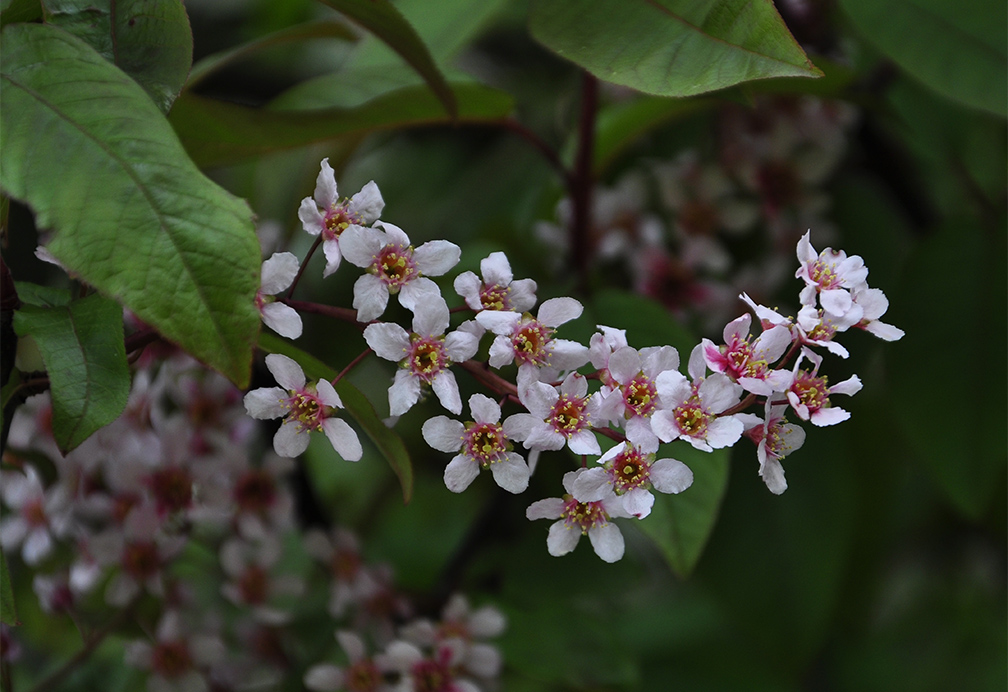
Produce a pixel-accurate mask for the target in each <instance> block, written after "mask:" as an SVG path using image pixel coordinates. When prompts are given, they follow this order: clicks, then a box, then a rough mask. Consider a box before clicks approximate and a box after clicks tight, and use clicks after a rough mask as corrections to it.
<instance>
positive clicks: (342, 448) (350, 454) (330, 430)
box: [322, 418, 364, 461]
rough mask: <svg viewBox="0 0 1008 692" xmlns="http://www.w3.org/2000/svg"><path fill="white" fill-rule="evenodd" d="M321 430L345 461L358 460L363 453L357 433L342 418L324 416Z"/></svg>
mask: <svg viewBox="0 0 1008 692" xmlns="http://www.w3.org/2000/svg"><path fill="white" fill-rule="evenodd" d="M322 432H324V433H325V436H326V437H327V438H329V442H331V443H332V446H333V449H335V450H336V453H337V454H339V455H340V456H341V457H343V458H344V459H346V460H347V461H360V458H361V456H363V455H364V450H363V449H361V443H360V440H359V439H358V438H357V433H355V432H354V430H353V428H351V427H350V425H349V424H348V423H347V422H346V421H345V420H343V419H342V418H326V419H325V420H324V421H322Z"/></svg>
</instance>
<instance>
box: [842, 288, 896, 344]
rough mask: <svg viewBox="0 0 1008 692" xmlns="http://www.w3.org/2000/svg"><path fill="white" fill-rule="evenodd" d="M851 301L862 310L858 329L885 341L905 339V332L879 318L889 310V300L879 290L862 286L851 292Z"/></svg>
mask: <svg viewBox="0 0 1008 692" xmlns="http://www.w3.org/2000/svg"><path fill="white" fill-rule="evenodd" d="M851 300H853V301H854V303H855V304H856V305H859V306H860V307H861V309H862V312H863V314H862V316H861V321H860V322H858V323H857V324H856V325H854V326H856V327H858V328H860V329H864V330H865V331H866V332H868V333H869V334H874V335H875V336H877V337H878V338H880V339H882V340H883V341H899V340H900V339H902V338H903V334H904V332H903V330H902V329H900V328H899V327H894V326H893V325H891V324H886V323H885V322H883V321H881V320H880V319H879V318H880V317H882V315H884V314H885V313H886V310H888V309H889V299H888V298H886V297H885V293H883V292H882V291H881V290H879V289H877V288H868V284H866V283H864V284H860V285H858V286H855V287H854V288H853V289H852V290H851Z"/></svg>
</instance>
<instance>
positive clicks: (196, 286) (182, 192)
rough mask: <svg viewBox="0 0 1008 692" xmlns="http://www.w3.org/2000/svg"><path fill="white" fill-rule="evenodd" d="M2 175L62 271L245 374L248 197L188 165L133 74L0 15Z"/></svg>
mask: <svg viewBox="0 0 1008 692" xmlns="http://www.w3.org/2000/svg"><path fill="white" fill-rule="evenodd" d="M2 39H3V45H2V52H0V58H2V61H0V79H2V80H3V97H4V107H3V109H2V111H0V126H2V127H0V132H2V137H3V141H2V147H0V186H2V187H3V189H4V190H5V191H6V192H7V193H9V194H10V195H11V196H12V197H15V198H17V199H19V200H22V201H24V202H25V203H26V204H28V205H29V206H30V207H32V209H33V210H34V212H35V216H36V223H37V225H38V226H39V227H40V228H49V229H52V231H53V238H52V240H51V241H50V243H49V245H48V249H49V251H50V252H52V254H53V255H55V256H56V257H57V259H59V260H60V262H62V264H63V266H64V267H65V268H66V269H67V271H69V272H70V273H71V274H73V275H75V276H78V277H80V278H81V279H83V280H84V281H86V282H88V283H90V284H91V285H93V286H95V287H97V288H98V289H99V290H101V291H102V292H103V293H105V294H107V295H109V296H111V297H113V298H115V299H116V300H118V301H119V302H120V303H122V304H123V305H125V306H126V307H128V308H129V309H130V310H132V311H133V312H134V313H135V314H136V315H137V316H138V317H139V318H140V319H141V320H143V321H144V322H146V323H147V324H150V325H151V326H153V327H154V328H156V329H157V330H158V331H159V332H160V333H161V334H163V335H164V336H165V337H166V338H168V339H170V340H172V341H175V342H177V343H178V344H179V345H180V346H181V347H182V348H184V349H186V350H187V351H189V352H190V353H191V354H192V355H194V356H195V357H196V358H198V359H200V360H202V361H203V362H205V363H206V364H208V365H209V366H211V367H213V368H216V369H218V370H220V371H221V372H222V373H224V374H225V375H227V376H228V377H229V378H231V379H232V380H233V381H234V382H235V383H236V384H238V385H239V386H245V385H246V384H247V383H248V378H249V369H250V367H251V362H252V344H253V342H254V340H255V335H256V333H257V331H258V329H259V322H260V320H259V313H258V311H257V310H256V308H255V304H254V299H255V294H256V291H257V290H258V288H259V267H260V253H259V244H258V241H257V240H256V237H255V234H254V232H253V223H252V212H251V210H250V209H249V208H248V205H247V204H246V203H245V202H244V201H243V200H240V199H238V198H236V197H234V196H232V195H231V194H229V193H228V192H227V191H225V190H223V189H222V188H220V187H219V186H217V185H216V184H215V183H213V182H212V181H211V180H209V179H208V178H206V177H205V176H204V175H203V174H202V173H200V172H199V171H198V170H197V169H196V167H195V166H194V165H193V164H192V162H191V161H190V160H189V158H188V157H187V156H186V153H185V151H184V150H183V148H182V146H181V144H180V143H179V142H178V140H177V139H176V137H175V135H174V133H173V132H172V131H171V128H170V127H169V126H168V123H167V122H166V121H165V119H164V116H163V115H162V114H161V113H160V111H158V109H157V107H156V106H155V105H154V104H153V103H152V102H151V100H150V99H149V98H148V97H147V95H146V94H145V93H144V92H143V90H142V89H141V88H140V87H139V86H137V84H136V82H134V81H133V80H131V79H130V78H129V77H127V76H126V75H125V74H124V73H123V72H122V71H120V70H119V69H118V68H116V67H115V66H113V65H111V64H110V63H108V62H106V61H105V60H104V59H103V58H102V57H101V56H100V55H98V54H97V53H96V52H94V50H93V49H91V48H90V47H89V46H88V45H87V44H85V43H83V42H82V41H81V40H80V39H77V38H75V37H73V36H71V35H69V34H67V33H66V32H64V31H61V30H59V29H56V28H54V27H50V26H46V25H38V24H19V25H11V26H8V27H5V28H4V30H3V36H2Z"/></svg>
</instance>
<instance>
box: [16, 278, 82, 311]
mask: <svg viewBox="0 0 1008 692" xmlns="http://www.w3.org/2000/svg"><path fill="white" fill-rule="evenodd" d="M14 287H15V288H16V289H17V294H18V298H19V299H20V300H21V302H22V303H24V304H26V305H37V306H39V307H43V308H45V307H57V306H61V305H69V304H70V291H69V290H67V289H65V288H57V287H55V286H42V285H40V284H33V283H30V282H28V281H15V282H14Z"/></svg>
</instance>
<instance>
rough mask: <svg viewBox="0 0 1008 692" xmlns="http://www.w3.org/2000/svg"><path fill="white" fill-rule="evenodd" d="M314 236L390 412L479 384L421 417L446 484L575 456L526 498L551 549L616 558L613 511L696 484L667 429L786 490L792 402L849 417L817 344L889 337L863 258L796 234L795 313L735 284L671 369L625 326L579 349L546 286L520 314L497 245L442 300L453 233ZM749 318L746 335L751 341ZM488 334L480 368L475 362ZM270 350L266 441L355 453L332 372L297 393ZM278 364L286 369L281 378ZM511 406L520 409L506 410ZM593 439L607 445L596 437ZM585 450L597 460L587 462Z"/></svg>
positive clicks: (833, 348)
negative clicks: (426, 237)
mask: <svg viewBox="0 0 1008 692" xmlns="http://www.w3.org/2000/svg"><path fill="white" fill-rule="evenodd" d="M335 189H336V184H335V181H334V180H333V179H332V171H331V169H329V168H328V166H327V164H326V162H325V161H323V163H322V172H321V173H320V176H319V182H318V187H317V188H316V191H315V197H314V199H315V201H316V202H318V200H320V199H321V200H329V199H330V197H331V196H332V195H334V194H335ZM365 189H366V190H370V192H369V196H370V197H371V199H373V200H380V199H381V198H380V194H379V193H378V191H377V186H375V185H374V183H373V182H372V183H368V185H367V186H366V187H365ZM329 191H332V193H331V194H330V192H329ZM361 194H364V193H363V192H362V193H361ZM355 199H356V196H355ZM312 204H313V202H312V198H306V200H305V201H304V202H303V203H302V208H301V209H302V220H305V219H306V218H309V217H311V218H312V219H313V218H314V217H313V216H312V215H310V214H305V213H304V212H305V209H306V206H310V205H312ZM330 204H331V205H332V204H336V203H335V202H330ZM343 204H344V205H345V204H348V203H343ZM337 206H339V205H337ZM372 207H373V208H375V209H378V208H381V207H382V205H381V204H372ZM340 208H343V207H340ZM332 209H333V207H332V206H330V208H329V210H328V211H326V210H324V209H323V210H319V214H320V215H322V216H325V215H326V214H331V213H335V212H332ZM338 213H339V214H342V213H344V212H338ZM340 218H342V217H340ZM314 223H315V222H314V221H312V222H311V223H309V222H308V221H305V223H304V227H305V230H306V231H308V232H310V233H314V232H315V226H314V225H313V224H314ZM326 242H327V243H339V248H340V253H341V254H342V256H344V257H346V258H347V259H348V260H349V261H350V262H351V263H353V264H355V265H357V266H359V267H361V268H363V269H365V270H366V271H365V273H364V274H363V275H362V276H361V277H360V278H359V279H357V282H356V284H355V286H354V299H353V305H354V307H355V308H356V309H357V313H356V321H357V322H359V323H364V324H365V326H364V328H363V336H364V340H365V341H366V343H367V346H368V347H369V349H370V351H373V352H374V353H375V354H377V355H378V356H379V357H380V358H383V359H385V360H389V361H392V362H394V363H396V364H397V365H398V367H397V369H396V372H395V375H394V377H393V379H392V383H391V386H390V387H389V389H388V404H389V414H390V415H391V418H390V424H393V425H394V424H395V422H396V420H397V419H398V417H399V416H401V415H402V414H404V413H406V412H407V411H408V410H410V409H411V408H412V407H413V406H414V405H415V404H416V403H417V402H418V401H420V400H421V398H423V396H424V395H425V393H426V392H427V391H428V390H430V391H433V393H434V394H435V396H436V398H437V400H438V402H439V403H440V404H441V406H442V407H444V408H445V409H447V411H448V412H450V413H451V414H454V415H455V416H459V415H460V414H461V413H462V409H463V407H462V401H461V396H460V392H459V387H458V383H457V381H456V379H455V375H454V373H453V371H452V368H455V369H463V370H465V371H467V372H469V373H470V374H471V375H473V377H474V379H475V380H476V381H477V382H478V383H480V384H481V385H483V386H484V387H485V388H486V390H487V392H486V394H482V393H478V394H474V395H472V396H471V397H470V398H469V401H468V408H469V417H468V418H464V419H463V420H459V419H457V418H453V417H449V416H446V415H438V416H434V417H432V418H430V419H428V420H426V421H425V422H424V423H423V428H422V431H423V437H424V439H425V440H426V441H427V443H428V444H430V446H431V447H433V448H434V449H436V450H439V451H442V452H445V453H448V454H452V455H453V457H452V458H451V460H450V461H449V462H448V463H447V465H446V467H445V470H444V481H445V485H446V486H447V487H448V489H449V490H451V491H453V492H462V491H464V490H465V489H466V488H468V487H469V486H470V485H471V484H472V483H473V482H474V481H475V480H476V478H477V477H478V476H479V474H480V471H489V472H490V475H491V476H492V477H493V479H494V481H495V482H496V483H497V485H499V486H500V487H501V488H503V489H504V490H506V491H508V492H511V493H521V492H524V491H525V490H526V489H527V488H528V485H529V477H530V475H531V474H532V473H533V471H534V470H535V469H536V467H537V464H538V461H539V458H540V455H541V454H542V453H543V452H548V451H558V450H562V449H565V448H566V449H567V450H568V451H569V452H570V454H571V455H572V456H573V458H574V460H575V464H576V466H577V468H576V469H575V470H572V471H569V472H567V473H566V474H564V476H563V488H564V493H563V494H562V495H561V496H560V497H556V498H550V499H542V500H537V501H535V502H533V503H532V504H531V505H530V506H529V508H528V511H527V516H528V518H529V519H553V520H555V523H554V524H553V525H552V526H551V528H550V530H549V535H548V538H547V547H548V549H549V552H550V553H551V554H553V555H563V554H565V553H567V552H569V551H571V550H573V549H574V547H575V545H576V544H577V542H578V539H579V537H580V536H581V535H587V536H588V537H589V540H590V541H591V543H592V545H593V547H594V548H595V551H596V552H597V553H598V555H599V556H600V557H602V559H603V560H606V561H609V562H611V561H615V560H618V559H619V558H621V557H622V555H623V552H624V543H623V538H622V534H621V533H620V531H619V529H618V526H617V525H616V524H615V523H614V521H613V520H614V519H636V520H641V519H644V518H646V517H647V516H648V515H649V514H650V512H651V509H652V507H653V505H654V502H655V497H654V495H653V494H652V493H653V491H657V492H660V493H680V492H683V491H684V490H686V489H687V488H689V487H690V485H691V484H692V482H693V473H692V471H691V470H690V468H689V467H688V466H687V465H686V464H685V463H683V462H682V461H679V460H677V459H675V458H673V457H672V456H670V455H668V454H667V453H666V454H662V453H661V449H662V444H666V443H672V442H674V441H677V440H680V441H682V442H685V443H688V444H689V445H691V446H692V447H693V448H695V449H698V450H702V451H706V452H710V451H712V450H715V449H722V448H726V447H731V446H733V445H735V444H736V443H737V442H739V440H740V439H741V438H742V437H743V436H745V437H747V438H749V439H750V440H752V441H753V442H754V443H755V445H756V456H757V459H758V461H759V474H760V476H761V477H762V478H763V479H764V481H765V482H766V484H767V486H768V487H769V488H770V490H771V491H773V492H774V493H781V492H783V491H784V489H785V488H786V483H785V481H784V471H783V467H782V466H781V463H780V462H781V460H782V459H783V458H784V457H785V456H786V455H787V454H788V453H790V452H792V451H794V450H796V449H798V448H799V447H800V446H801V445H802V443H803V442H804V439H805V433H804V430H803V429H802V428H801V427H800V426H799V425H798V424H795V423H791V422H788V418H787V412H788V410H790V411H791V412H792V415H793V416H794V417H796V418H797V419H798V420H800V421H808V422H811V423H812V424H813V425H817V426H824V425H832V424H835V423H838V422H840V421H842V420H845V419H846V418H847V417H848V416H849V414H848V413H847V412H846V411H844V410H843V409H842V408H840V407H839V406H836V405H835V404H834V403H833V401H831V397H833V396H834V395H852V394H854V393H856V392H857V391H858V390H859V389H860V387H861V383H860V380H859V379H858V378H857V376H852V377H850V378H849V379H847V380H845V381H843V382H840V383H837V384H833V385H830V384H828V381H827V378H826V376H825V375H822V374H820V372H819V369H820V365H821V363H822V355H821V353H820V351H821V350H825V351H826V352H829V353H833V354H836V355H839V356H842V357H846V355H847V352H846V349H844V348H843V347H842V346H841V345H840V344H839V343H838V342H837V340H836V339H837V337H838V336H839V335H840V334H841V333H843V332H845V331H847V330H848V329H851V328H860V329H863V330H865V331H868V332H870V333H873V334H875V335H876V336H878V337H880V338H883V339H886V340H894V339H898V338H900V337H901V336H902V332H900V331H899V330H898V329H896V328H895V327H892V326H890V325H886V324H884V323H882V322H880V321H879V318H880V317H881V316H882V315H883V313H884V312H885V310H886V308H887V307H888V305H887V302H886V300H885V296H884V295H883V294H882V292H881V291H879V290H878V289H872V288H869V287H868V285H867V283H866V278H867V274H868V270H867V269H866V268H865V267H864V262H863V261H862V260H861V258H860V257H858V256H851V257H848V256H847V255H846V254H845V253H843V252H840V251H834V250H832V249H827V250H825V251H823V252H822V253H816V252H815V251H814V249H813V248H812V246H811V241H810V234H809V233H808V232H807V233H806V234H805V235H804V236H802V238H801V239H800V241H799V242H798V246H797V256H798V260H799V264H800V267H799V269H798V271H797V273H796V276H797V277H798V278H801V279H802V280H803V282H804V287H803V288H802V290H801V292H800V294H799V302H800V303H801V305H802V309H801V310H800V311H799V313H798V315H797V316H796V317H786V316H784V315H781V314H779V313H777V312H776V311H773V310H770V309H769V308H766V307H763V306H761V305H757V304H756V303H754V302H753V301H752V300H751V299H750V298H749V296H748V295H746V294H742V295H741V296H739V298H740V299H741V300H742V301H744V302H745V303H746V304H748V306H749V308H750V309H751V310H752V314H750V313H746V314H743V315H742V316H741V317H738V318H737V319H734V320H732V321H731V322H729V323H728V324H727V326H725V327H724V329H723V335H724V343H723V344H715V343H713V342H712V341H710V340H709V339H704V340H703V341H702V342H701V343H699V344H697V346H696V347H695V348H694V349H693V350H692V351H691V353H690V354H689V357H688V359H687V361H686V373H685V374H684V373H682V372H680V366H681V359H680V355H679V353H678V351H677V350H676V349H675V348H674V347H672V346H670V345H664V346H648V347H644V348H637V347H635V346H632V345H630V344H629V343H628V342H627V338H626V333H625V331H623V330H621V329H616V328H612V327H607V326H602V325H599V327H598V331H597V332H596V333H595V334H594V335H593V336H592V337H591V338H590V340H589V343H587V344H581V343H577V342H575V341H571V340H568V339H563V338H560V337H559V335H558V330H559V329H561V328H562V326H563V325H565V324H567V323H568V322H571V321H573V320H576V319H578V318H579V317H580V316H581V314H582V312H583V306H582V304H581V303H580V302H578V301H577V300H576V299H574V298H571V297H557V298H550V299H548V300H545V301H543V302H542V303H541V304H540V305H539V307H538V309H536V310H534V311H533V308H534V307H535V304H536V288H537V287H536V284H535V282H534V281H532V280H530V279H519V280H516V279H515V278H514V276H513V273H512V270H511V266H510V263H509V262H508V260H507V257H506V256H505V255H504V254H503V253H500V252H494V253H491V254H490V255H489V256H488V257H486V258H484V259H483V260H482V261H481V263H480V268H481V274H482V276H477V275H476V274H475V273H473V272H464V273H461V274H460V275H458V276H457V277H456V278H455V280H454V281H453V287H454V289H455V293H456V294H457V295H458V297H459V298H461V299H462V304H461V305H459V306H458V307H456V308H454V309H450V308H449V306H448V301H447V299H446V298H445V296H444V295H443V294H442V293H441V289H440V288H439V287H438V285H437V284H436V283H435V282H434V281H433V280H431V279H430V278H427V277H428V275H432V276H440V275H443V274H446V273H447V272H448V271H449V270H450V269H451V268H452V267H453V266H454V265H455V264H456V263H457V262H458V260H459V257H460V251H459V249H458V247H457V246H455V245H453V244H452V243H449V242H447V241H430V242H427V243H425V244H423V245H421V246H419V247H418V248H415V249H414V248H413V246H412V245H411V244H410V242H409V239H408V237H407V236H406V234H405V233H404V232H403V231H402V230H401V229H399V228H398V227H397V226H393V225H392V224H390V223H387V222H381V221H375V227H366V226H362V225H350V226H347V227H346V229H345V230H344V231H342V233H341V234H334V235H333V238H327V240H326ZM328 256H329V255H327V257H328ZM326 272H327V273H329V272H330V265H329V264H327V268H326ZM396 293H398V294H399V296H400V302H401V303H402V305H403V306H404V307H406V308H407V309H409V310H410V311H411V312H412V313H413V320H412V325H411V329H409V330H407V329H406V328H404V327H403V326H400V325H398V324H396V323H394V322H383V321H380V320H379V319H378V318H380V317H381V316H382V314H383V313H384V311H385V306H386V304H387V300H388V296H389V295H390V294H396ZM467 311H468V312H471V313H472V318H471V319H466V320H464V321H461V322H460V323H459V324H458V326H457V327H455V328H454V329H450V326H451V317H452V314H455V313H459V312H467ZM753 315H755V316H756V317H757V319H758V323H759V328H760V332H759V333H758V334H756V335H753V336H751V335H750V330H751V328H752V326H753ZM264 319H265V315H264ZM484 338H485V340H486V341H488V342H489V343H488V346H487V349H488V350H487V351H486V352H487V354H488V355H487V358H486V361H485V362H483V361H480V360H478V359H476V354H477V353H479V352H480V347H481V344H483V343H484ZM365 353H367V352H365ZM279 358H282V357H278V356H268V357H267V365H268V366H269V368H270V370H271V371H272V372H273V373H274V374H275V375H276V376H277V379H278V382H280V384H281V385H282V388H280V389H272V390H257V391H253V392H250V393H249V394H248V395H247V396H246V407H247V409H248V411H249V413H250V414H251V415H253V416H255V417H260V418H261V417H271V416H279V415H286V419H285V423H284V425H283V426H282V427H281V432H280V433H278V434H277V438H276V439H275V448H276V451H277V453H278V454H281V455H288V456H293V455H295V454H292V452H293V453H298V452H299V451H301V450H303V449H304V446H306V445H307V442H302V443H299V444H297V445H292V444H290V442H289V440H290V438H291V436H292V435H297V434H299V433H303V432H310V431H311V430H321V431H324V432H325V434H326V436H327V437H328V438H329V439H330V441H331V442H332V443H333V447H334V448H335V449H336V451H337V452H338V453H339V454H340V455H341V456H343V457H344V458H345V459H348V460H356V459H358V458H360V456H361V451H360V450H361V448H360V446H359V444H358V443H356V440H355V439H354V440H352V441H353V442H354V443H355V444H353V445H351V444H350V442H351V432H352V431H350V429H349V427H348V426H346V424H345V423H343V422H342V421H339V419H335V418H332V417H331V416H332V414H333V412H335V411H336V410H337V409H338V407H339V401H338V397H335V392H334V391H332V386H331V384H332V383H329V382H320V383H318V384H317V385H315V386H314V387H311V388H309V389H305V385H304V376H303V374H301V372H300V369H299V368H297V366H296V364H294V363H293V361H290V362H287V360H288V359H284V360H283V361H280V360H279ZM281 362H283V363H284V364H285V365H284V367H285V368H288V369H289V372H288V373H287V374H283V373H281V372H280V370H279V368H278V365H279V363H281ZM507 408H511V409H516V410H515V411H514V412H513V413H511V414H510V415H505V409H507ZM750 409H754V410H756V411H757V413H753V412H750ZM333 421H339V423H340V425H339V431H340V432H339V434H338V435H334V433H333V431H332V427H327V426H333ZM285 429H289V430H292V431H294V432H291V433H290V434H287V433H285V432H284V430H285ZM600 440H611V441H614V442H615V444H613V445H610V446H609V448H608V449H604V448H603V445H602V444H600ZM522 452H524V454H523V453H522ZM593 457H594V458H596V461H597V465H596V464H591V463H589V460H590V458H593Z"/></svg>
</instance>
